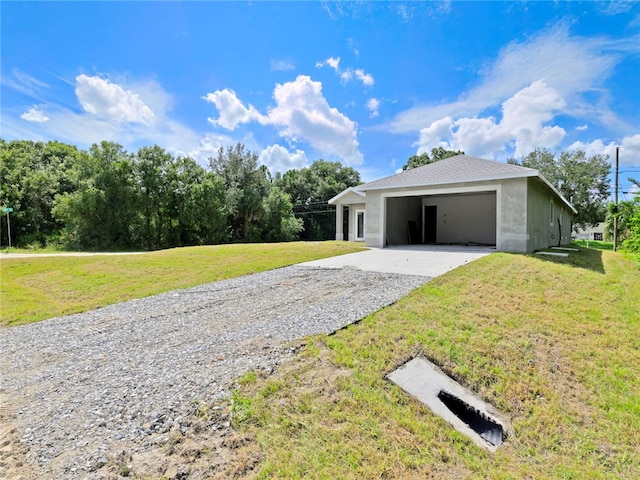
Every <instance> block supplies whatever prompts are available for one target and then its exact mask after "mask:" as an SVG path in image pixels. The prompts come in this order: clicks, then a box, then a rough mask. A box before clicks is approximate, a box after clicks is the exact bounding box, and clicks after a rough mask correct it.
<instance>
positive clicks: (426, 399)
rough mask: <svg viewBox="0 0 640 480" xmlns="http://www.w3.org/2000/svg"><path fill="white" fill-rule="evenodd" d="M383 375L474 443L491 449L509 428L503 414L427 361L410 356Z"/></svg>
mask: <svg viewBox="0 0 640 480" xmlns="http://www.w3.org/2000/svg"><path fill="white" fill-rule="evenodd" d="M387 378H388V379H389V380H391V381H392V382H393V383H395V384H397V385H398V386H399V387H400V388H402V389H403V390H404V391H405V392H407V393H409V394H410V395H413V396H415V397H416V398H417V399H418V400H420V401H421V402H422V403H424V404H425V405H427V406H428V407H429V408H430V409H431V411H433V412H434V413H435V414H437V415H438V416H440V417H442V418H443V419H444V420H446V421H447V422H449V423H450V424H451V425H452V426H453V427H454V428H455V429H456V430H458V431H459V432H461V433H464V434H465V435H467V436H468V437H469V438H470V439H471V440H472V441H473V442H474V443H475V444H476V445H478V446H480V447H483V448H485V449H487V450H489V451H491V452H495V451H496V449H497V448H498V447H499V446H500V445H502V443H503V442H504V441H505V438H506V436H507V432H508V430H509V421H508V419H507V417H506V416H505V415H504V414H502V413H500V412H499V411H497V410H496V409H495V408H494V407H493V406H492V405H491V404H489V403H487V402H485V401H484V400H482V399H481V398H479V397H478V396H477V395H476V394H475V393H474V392H472V391H471V390H469V389H467V388H465V387H463V386H462V385H460V384H459V383H458V382H456V381H455V380H453V379H452V378H450V377H448V376H447V375H446V374H445V373H444V372H442V370H440V369H439V368H438V367H437V366H436V365H434V364H433V363H431V362H429V361H428V360H425V359H423V358H419V357H418V358H414V359H413V360H410V361H409V362H407V363H405V364H404V365H403V366H401V367H400V368H398V369H396V370H394V371H393V372H391V373H390V374H389V375H387Z"/></svg>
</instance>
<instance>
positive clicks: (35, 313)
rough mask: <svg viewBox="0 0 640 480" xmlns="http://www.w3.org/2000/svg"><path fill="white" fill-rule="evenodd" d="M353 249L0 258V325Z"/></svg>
mask: <svg viewBox="0 0 640 480" xmlns="http://www.w3.org/2000/svg"><path fill="white" fill-rule="evenodd" d="M360 250H362V247H361V246H359V245H358V244H354V243H348V242H308V243H306V242H295V243H279V244H277V243H276V244H251V245H247V244H242V245H239V244H235V245H217V246H207V247H187V248H174V249H170V250H162V251H157V252H151V253H145V254H140V255H122V256H86V257H42V258H4V259H2V257H0V277H1V283H0V306H1V307H0V325H2V326H6V325H19V324H23V323H31V322H35V321H38V320H43V319H46V318H52V317H56V316H59V315H66V314H70V313H77V312H82V311H85V310H89V309H92V308H97V307H102V306H105V305H108V304H112V303H117V302H121V301H124V300H130V299H132V298H142V297H147V296H149V295H154V294H157V293H162V292H166V291H169V290H173V289H177V288H186V287H192V286H195V285H201V284H203V283H208V282H213V281H216V280H222V279H225V278H232V277H238V276H241V275H246V274H249V273H256V272H261V271H264V270H270V269H273V268H279V267H284V266H287V265H292V264H295V263H300V262H305V261H310V260H316V259H319V258H324V257H331V256H334V255H341V254H345V253H351V252H356V251H360Z"/></svg>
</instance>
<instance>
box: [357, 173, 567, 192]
mask: <svg viewBox="0 0 640 480" xmlns="http://www.w3.org/2000/svg"><path fill="white" fill-rule="evenodd" d="M527 177H541V175H540V173H539V172H538V171H537V170H533V171H532V172H524V173H516V174H508V175H504V174H503V175H498V176H489V177H477V178H473V179H467V180H454V181H452V180H446V181H442V182H428V183H426V182H425V181H424V180H423V181H416V182H414V183H407V184H404V185H403V184H400V183H398V184H389V185H378V186H373V187H367V186H366V184H365V185H360V186H359V187H358V188H359V189H360V190H361V191H363V192H367V191H369V190H397V189H399V188H416V187H430V186H442V185H455V184H468V183H477V182H495V181H497V180H511V179H515V178H527ZM545 180H546V179H545ZM371 183H375V182H371ZM547 183H548V182H547ZM549 186H551V184H549ZM452 188H459V187H452ZM462 188H465V187H462ZM467 188H471V187H467ZM551 188H553V187H552V186H551ZM554 191H556V192H557V190H555V189H554Z"/></svg>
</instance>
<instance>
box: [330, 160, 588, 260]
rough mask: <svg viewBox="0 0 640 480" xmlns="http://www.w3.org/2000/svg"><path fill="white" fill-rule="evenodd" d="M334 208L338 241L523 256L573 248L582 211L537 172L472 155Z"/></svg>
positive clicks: (399, 178)
mask: <svg viewBox="0 0 640 480" xmlns="http://www.w3.org/2000/svg"><path fill="white" fill-rule="evenodd" d="M329 204H331V205H335V206H336V239H337V240H344V239H347V240H349V241H354V242H357V241H361V242H364V243H365V244H366V245H367V246H370V247H386V246H390V245H408V244H421V243H422V244H462V245H464V244H467V245H490V246H495V248H496V250H499V251H506V252H522V253H524V252H532V251H534V250H538V249H541V248H547V247H549V246H554V245H558V244H564V243H569V242H570V241H571V221H572V217H573V214H575V213H577V211H576V209H575V208H574V207H573V206H572V205H571V204H570V203H569V202H568V201H567V200H566V199H565V198H564V197H563V196H562V195H561V194H560V192H558V190H557V189H555V188H554V187H553V186H552V185H551V184H550V183H549V181H548V180H547V179H545V178H544V177H543V176H542V175H541V174H540V172H538V170H535V169H532V168H525V167H520V166H518V165H510V164H506V163H500V162H495V161H492V160H485V159H481V158H474V157H469V156H466V155H457V156H455V157H451V158H447V159H444V160H440V161H437V162H434V163H431V164H429V165H424V166H422V167H418V168H413V169H410V170H406V171H404V172H401V173H398V174H395V175H391V176H389V177H385V178H381V179H380V180H376V181H373V182H369V183H365V184H363V185H358V186H357V187H351V188H348V189H346V190H344V191H343V192H341V193H339V194H338V195H336V196H335V197H333V198H332V199H331V200H329ZM345 210H347V211H348V224H347V228H346V232H345V229H344V228H343V219H344V212H345ZM345 234H346V235H345Z"/></svg>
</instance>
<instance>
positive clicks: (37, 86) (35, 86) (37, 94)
mask: <svg viewBox="0 0 640 480" xmlns="http://www.w3.org/2000/svg"><path fill="white" fill-rule="evenodd" d="M0 82H1V83H2V85H5V86H7V87H9V88H11V89H13V90H15V91H17V92H20V93H22V94H24V95H27V96H29V97H31V98H37V99H42V98H41V94H42V92H43V91H44V89H48V88H50V85H49V84H47V83H45V82H43V81H41V80H38V79H37V78H34V77H32V76H30V75H27V74H26V73H24V72H21V71H20V70H18V69H13V70H12V72H11V74H9V75H7V74H4V75H2V76H1V77H0Z"/></svg>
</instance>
